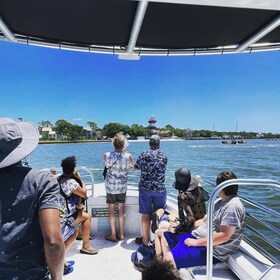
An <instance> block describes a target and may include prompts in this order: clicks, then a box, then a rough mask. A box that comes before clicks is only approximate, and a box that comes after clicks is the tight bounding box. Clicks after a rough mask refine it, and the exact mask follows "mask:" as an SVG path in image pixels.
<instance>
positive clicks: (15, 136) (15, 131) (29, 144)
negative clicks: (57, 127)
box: [0, 118, 39, 168]
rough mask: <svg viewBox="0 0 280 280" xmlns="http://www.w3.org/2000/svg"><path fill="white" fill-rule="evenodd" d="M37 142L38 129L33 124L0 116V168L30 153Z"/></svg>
mask: <svg viewBox="0 0 280 280" xmlns="http://www.w3.org/2000/svg"><path fill="white" fill-rule="evenodd" d="M38 142H39V131H38V129H37V127H36V126H35V125H34V124H32V123H30V122H27V121H14V120H12V119H10V118H0V168H4V167H7V166H10V165H13V164H15V163H17V162H19V161H21V160H22V159H24V158H25V157H27V156H28V155H30V154H31V153H32V152H33V151H34V150H35V148H36V147H37V145H38Z"/></svg>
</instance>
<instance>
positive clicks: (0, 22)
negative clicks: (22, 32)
mask: <svg viewBox="0 0 280 280" xmlns="http://www.w3.org/2000/svg"><path fill="white" fill-rule="evenodd" d="M0 31H1V32H2V33H3V34H4V36H5V38H6V39H7V40H8V41H11V42H16V41H17V39H16V37H15V36H14V34H13V33H12V32H11V30H10V29H9V27H8V26H7V25H6V24H5V22H4V21H3V19H2V18H1V17H0Z"/></svg>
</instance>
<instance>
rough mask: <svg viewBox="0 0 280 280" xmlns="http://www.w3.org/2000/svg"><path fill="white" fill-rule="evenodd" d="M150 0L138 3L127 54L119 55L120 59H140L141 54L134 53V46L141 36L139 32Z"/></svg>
mask: <svg viewBox="0 0 280 280" xmlns="http://www.w3.org/2000/svg"><path fill="white" fill-rule="evenodd" d="M148 2H149V1H141V2H139V4H138V7H137V11H136V16H135V20H134V22H133V26H132V30H131V33H130V38H129V42H128V46H127V51H126V53H125V54H121V55H119V59H129V60H138V59H139V58H140V56H139V55H136V54H133V52H134V48H135V45H136V42H137V38H138V36H139V32H140V29H141V26H142V23H143V20H144V17H145V13H146V10H147V7H148Z"/></svg>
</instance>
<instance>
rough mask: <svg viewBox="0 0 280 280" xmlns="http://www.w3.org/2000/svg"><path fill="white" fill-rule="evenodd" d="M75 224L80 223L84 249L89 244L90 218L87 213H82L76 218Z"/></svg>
mask: <svg viewBox="0 0 280 280" xmlns="http://www.w3.org/2000/svg"><path fill="white" fill-rule="evenodd" d="M76 222H77V223H78V224H80V223H81V227H82V232H83V236H82V237H83V247H85V246H87V245H88V244H89V235H90V224H91V216H90V214H89V213H87V212H84V211H82V213H81V214H80V215H79V216H78V217H77V219H76Z"/></svg>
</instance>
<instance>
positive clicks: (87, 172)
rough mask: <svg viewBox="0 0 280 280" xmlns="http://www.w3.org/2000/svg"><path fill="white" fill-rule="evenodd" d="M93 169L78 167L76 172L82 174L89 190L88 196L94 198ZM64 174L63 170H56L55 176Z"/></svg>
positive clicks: (45, 169) (47, 169)
mask: <svg viewBox="0 0 280 280" xmlns="http://www.w3.org/2000/svg"><path fill="white" fill-rule="evenodd" d="M92 170H94V169H93V168H87V167H85V166H77V167H76V171H77V172H78V173H79V174H80V176H81V178H82V180H83V182H84V183H85V186H86V189H87V196H88V197H89V196H92V195H93V194H94V175H93V172H92ZM42 171H51V170H50V169H49V168H44V169H42ZM61 174H62V169H61V168H55V175H56V176H59V175H61Z"/></svg>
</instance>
